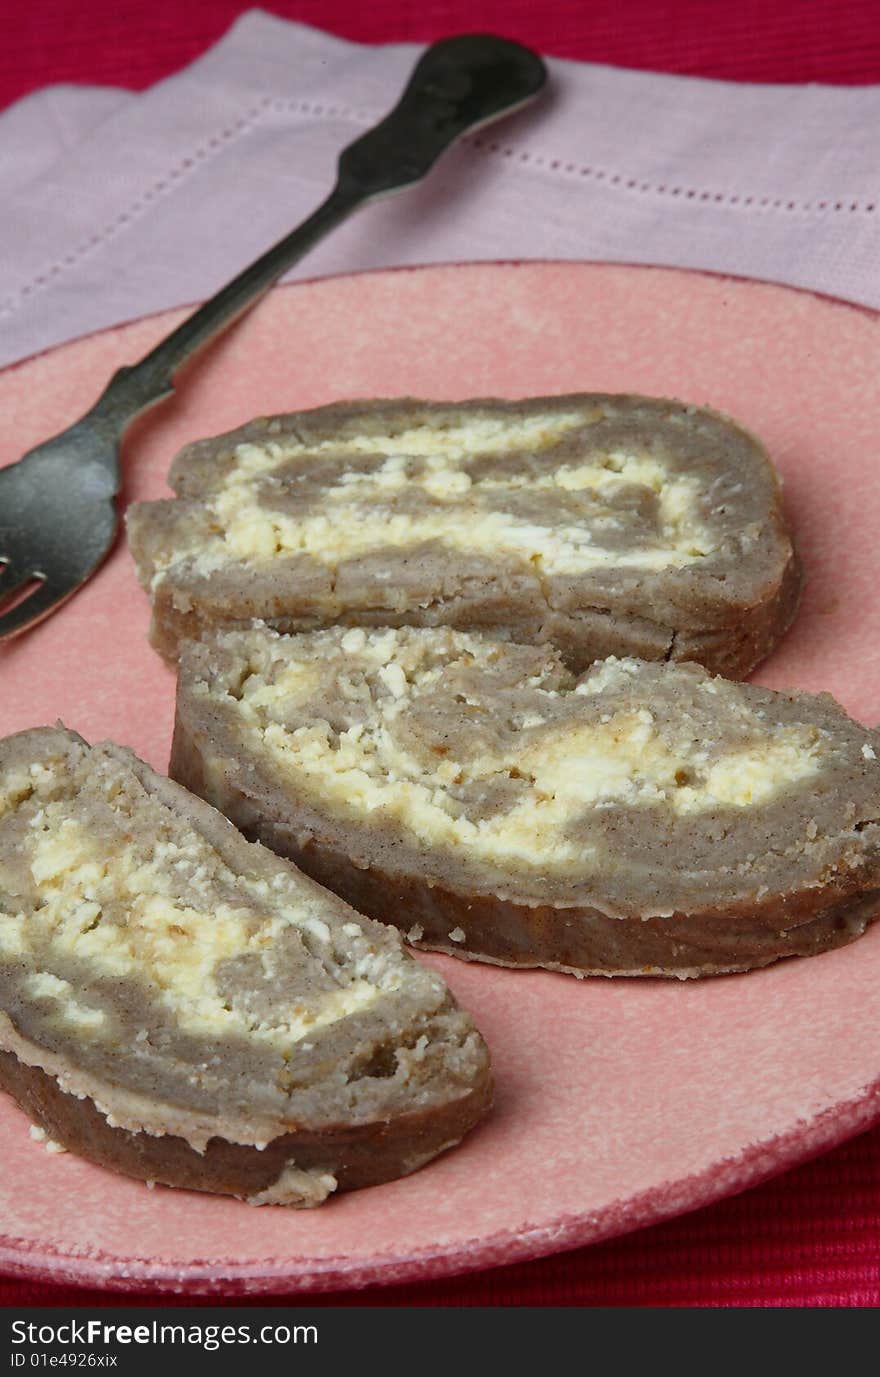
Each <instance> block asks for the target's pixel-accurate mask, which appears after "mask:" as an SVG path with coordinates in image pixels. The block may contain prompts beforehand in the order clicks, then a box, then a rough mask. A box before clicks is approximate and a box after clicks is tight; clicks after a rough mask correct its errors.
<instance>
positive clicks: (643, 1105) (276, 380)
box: [0, 264, 880, 1294]
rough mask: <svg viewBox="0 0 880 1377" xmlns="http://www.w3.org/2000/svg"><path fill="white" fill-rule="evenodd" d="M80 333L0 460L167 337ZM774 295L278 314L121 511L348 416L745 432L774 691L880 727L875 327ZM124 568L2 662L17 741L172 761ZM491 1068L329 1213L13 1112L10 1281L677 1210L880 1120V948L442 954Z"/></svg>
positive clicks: (139, 439) (254, 1286)
mask: <svg viewBox="0 0 880 1377" xmlns="http://www.w3.org/2000/svg"><path fill="white" fill-rule="evenodd" d="M180 314H181V313H174V314H171V315H167V316H164V317H159V318H156V319H151V320H146V321H140V322H138V323H136V324H133V325H130V326H127V327H125V328H123V329H119V330H112V331H108V332H107V333H105V334H101V335H98V336H95V337H92V338H89V339H85V340H81V341H79V342H77V343H75V344H72V345H69V346H67V347H65V348H61V349H58V350H56V351H54V352H53V353H51V354H48V355H45V356H43V357H40V358H36V359H33V360H31V361H29V362H27V363H25V364H23V365H21V366H19V367H17V368H13V369H10V370H8V371H7V372H6V373H5V374H2V375H0V414H2V416H3V454H4V456H6V457H8V458H13V457H14V456H16V455H18V454H19V453H21V451H22V450H24V449H25V448H26V447H27V446H28V445H30V444H33V443H34V442H36V441H37V440H39V439H41V438H43V437H44V436H46V435H49V434H51V433H52V432H53V431H54V430H55V429H60V427H61V426H62V425H63V424H65V423H67V422H68V421H69V420H70V419H71V418H72V417H74V416H76V415H77V414H79V413H80V412H81V411H82V410H83V409H84V407H85V404H86V403H88V402H89V401H91V399H92V397H93V395H94V394H95V393H96V392H97V391H98V390H99V388H100V386H101V385H102V383H103V382H104V380H105V379H106V378H107V377H108V376H109V375H110V374H111V373H112V372H113V370H114V369H115V368H116V367H117V366H118V365H119V364H120V363H121V362H123V361H128V360H131V359H133V358H135V357H137V356H138V355H139V354H140V353H141V352H142V351H144V350H145V349H146V348H147V347H148V346H149V345H150V344H151V343H152V342H153V341H154V340H155V339H157V338H158V337H159V336H160V335H161V334H162V333H164V332H165V331H166V330H167V329H168V328H169V327H170V326H171V325H172V324H174V323H175V322H176V320H177V319H179V317H180ZM878 330H880V327H878V321H877V319H876V318H875V317H873V316H870V315H868V314H867V313H864V312H862V311H859V310H857V309H854V308H851V307H847V306H842V305H839V304H837V303H834V302H830V301H826V300H821V299H818V298H816V297H813V296H810V295H808V294H805V293H796V292H791V291H788V290H786V289H783V288H777V287H771V286H761V285H756V284H753V283H746V282H735V281H729V280H725V279H722V278H712V277H705V276H700V275H696V274H686V273H679V272H669V271H665V270H659V269H645V268H624V267H597V266H591V265H580V264H525V265H521V266H516V265H480V266H459V267H452V268H430V269H424V270H414V271H398V272H383V273H375V274H365V275H362V276H357V277H350V278H336V279H331V280H326V281H320V282H311V283H305V284H302V285H297V286H293V287H289V288H286V289H284V290H280V291H277V292H275V293H274V294H273V295H272V296H270V297H269V298H268V299H267V300H266V301H265V302H264V304H263V305H262V306H261V307H260V308H259V310H258V311H257V312H256V313H255V314H254V315H253V316H251V317H250V318H248V319H247V320H246V321H245V322H244V323H243V324H242V325H241V327H240V328H239V329H238V330H237V331H235V332H234V333H233V334H232V335H230V336H229V338H228V339H226V340H225V341H224V342H222V343H221V344H220V345H219V346H218V347H216V348H215V349H214V351H213V355H212V357H210V358H209V359H206V360H205V361H203V362H202V363H201V364H200V365H199V366H198V367H197V368H196V369H195V370H194V371H193V372H192V374H191V376H190V377H189V379H188V381H187V386H186V387H185V388H184V389H183V391H182V396H181V398H180V400H179V401H175V402H174V403H172V404H171V405H170V406H167V407H166V408H165V409H164V410H162V411H161V412H160V413H157V414H156V415H155V417H154V418H152V419H149V420H147V421H146V422H145V423H144V424H142V426H141V427H140V429H139V431H138V432H137V433H136V434H133V435H132V436H131V439H130V444H129V446H128V451H129V463H128V489H127V492H126V497H127V498H130V497H156V496H159V495H160V494H161V493H163V492H164V491H165V488H164V475H165V473H166V471H167V468H168V464H169V462H170V459H171V456H172V455H173V454H174V452H175V450H176V449H177V448H178V446H179V445H181V444H183V443H184V441H187V440H190V439H193V438H194V437H196V436H200V435H207V434H211V433H214V432H217V431H222V430H226V429H227V428H229V427H232V426H235V425H238V424H239V423H240V422H243V421H245V420H247V419H249V418H250V417H252V416H254V415H257V414H259V413H261V412H272V411H285V410H293V409H295V408H299V407H303V406H312V405H316V404H318V403H321V402H328V401H331V400H335V399H337V398H342V397H358V396H372V395H382V394H385V395H394V394H402V393H410V394H415V395H420V396H426V397H436V398H444V397H446V398H451V397H467V396H475V395H476V396H479V395H487V394H497V395H501V396H511V397H513V396H518V395H524V394H529V393H532V394H537V393H547V392H551V393H552V392H566V391H574V390H590V391H605V390H607V391H632V392H646V393H654V394H666V395H670V396H676V397H681V398H686V399H687V400H689V401H692V402H695V403H708V404H710V405H712V406H715V407H719V408H721V409H722V410H724V411H727V412H730V413H732V414H733V415H734V416H736V417H738V418H739V419H740V420H741V421H743V422H744V423H745V424H746V425H747V426H749V427H751V428H752V429H754V430H755V431H756V432H757V433H758V434H759V435H761V436H762V437H763V438H764V440H765V441H766V443H767V444H768V446H769V448H770V450H771V452H772V454H773V456H774V458H775V460H776V462H777V463H778V465H779V467H780V469H781V470H782V472H783V474H784V475H785V479H786V484H787V496H788V505H789V509H790V513H791V516H792V519H793V521H794V525H795V528H796V530H797V533H798V536H799V540H800V545H801V549H802V551H803V555H804V559H805V562H806V568H807V573H808V577H809V584H808V589H807V594H806V601H805V603H804V607H803V612H802V614H801V616H800V619H799V621H798V623H797V625H796V627H795V629H794V630H793V631H792V632H791V634H790V635H789V636H788V638H787V639H786V641H785V644H784V646H783V647H782V648H781V649H780V650H779V651H778V652H777V654H776V655H774V657H773V659H772V661H770V662H768V663H767V664H766V665H764V666H763V667H762V669H761V671H760V674H759V675H758V676H757V677H759V678H760V680H761V682H763V683H766V684H771V685H774V686H777V687H778V686H783V685H798V686H802V687H807V688H811V689H818V688H827V689H830V690H831V692H832V693H834V694H835V695H836V696H837V697H838V698H839V699H840V700H841V701H842V702H843V703H844V704H845V706H846V707H847V708H848V709H849V710H850V711H851V712H852V713H854V714H855V715H856V716H858V717H860V718H862V719H863V720H864V721H866V722H871V723H873V722H875V721H876V720H877V718H878V717H880V674H878V668H880V599H878V598H877V597H876V589H877V582H878V571H880V552H878V541H877V532H878V530H880V408H878V406H877V386H878V383H877V380H878V378H880V333H878ZM147 620H148V610H147V601H146V598H145V597H144V596H143V594H142V593H141V592H140V591H139V589H138V588H137V586H136V584H135V579H134V574H133V571H132V566H131V561H130V559H129V557H128V554H127V552H126V550H125V548H124V546H122V545H121V546H120V547H119V548H118V549H117V550H116V551H115V553H114V555H113V556H112V558H111V559H110V561H109V562H108V563H107V564H106V565H105V566H104V568H103V569H102V570H101V572H100V573H99V574H98V576H97V577H96V578H95V579H93V581H92V582H91V583H90V584H89V585H88V586H87V587H86V588H85V589H84V591H83V592H81V593H80V594H78V595H77V597H76V598H74V600H73V601H72V602H71V603H69V604H68V605H67V607H66V608H64V609H63V610H62V611H61V612H60V613H58V614H57V615H56V616H55V617H53V618H51V619H50V620H49V621H48V622H46V623H45V624H44V625H43V626H42V627H40V628H38V630H37V631H35V632H33V633H31V634H30V635H28V636H26V637H24V638H22V639H21V640H20V641H18V642H17V643H13V645H12V646H11V647H10V648H8V649H6V650H5V651H2V652H0V665H2V683H3V692H2V698H0V731H2V733H6V732H11V731H15V730H17V729H19V728H22V727H28V726H32V725H36V724H39V723H44V722H51V721H54V720H55V719H56V718H58V717H61V718H62V719H63V720H64V721H65V722H66V723H68V724H69V725H70V726H71V727H74V728H76V729H77V730H78V731H80V732H82V733H83V735H84V736H86V737H88V738H90V739H93V740H94V739H97V738H100V737H103V736H108V737H112V738H114V739H115V740H117V741H121V742H126V743H128V744H130V745H131V746H133V747H134V748H135V750H136V751H138V753H139V754H141V755H142V756H144V757H145V758H146V759H147V760H149V761H151V762H152V764H154V765H156V766H158V767H159V768H160V769H162V768H164V767H165V765H166V762H167V758H168V746H169V741H170V733H171V724H172V713H173V691H174V683H173V677H172V674H171V672H170V670H169V669H167V668H166V667H165V666H164V665H163V664H161V663H160V661H159V660H158V658H157V657H156V656H155V655H154V654H153V652H152V651H151V650H150V649H149V648H148V646H147V643H146V639H145V633H146V629H147ZM429 959H430V960H431V964H432V965H434V966H436V968H437V969H438V970H441V971H442V972H443V974H444V976H446V977H447V979H448V980H449V982H450V984H451V985H452V988H453V989H454V991H455V993H456V995H457V996H458V998H459V999H460V1000H461V1002H462V1003H463V1004H464V1005H466V1006H467V1008H468V1009H470V1010H471V1011H472V1013H473V1014H474V1015H475V1017H476V1019H477V1021H478V1023H479V1024H480V1026H481V1028H482V1030H483V1032H484V1033H485V1035H486V1037H487V1039H488V1041H489V1043H490V1045H491V1047H492V1049H493V1054H494V1060H495V1067H496V1073H497V1081H498V1099H497V1107H496V1109H495V1112H494V1113H493V1114H492V1116H491V1118H490V1119H489V1120H488V1121H487V1122H486V1123H485V1125H484V1126H483V1127H481V1128H480V1129H478V1130H477V1131H476V1132H475V1133H474V1134H472V1135H471V1137H470V1138H469V1139H468V1140H467V1141H466V1143H465V1144H464V1146H463V1147H462V1148H460V1149H458V1150H456V1151H454V1152H451V1153H449V1154H448V1155H447V1156H446V1157H444V1158H442V1159H440V1160H438V1161H437V1162H435V1163H434V1164H432V1165H431V1166H429V1167H427V1168H426V1169H424V1170H423V1171H420V1172H418V1173H417V1174H416V1175H415V1176H412V1177H410V1178H409V1179H407V1180H404V1181H397V1182H394V1183H392V1184H391V1185H387V1186H382V1187H378V1188H376V1189H374V1190H371V1191H362V1192H359V1193H355V1194H352V1195H347V1196H342V1197H340V1198H339V1199H336V1200H332V1201H331V1202H330V1203H329V1204H328V1205H327V1206H325V1207H324V1208H322V1209H320V1210H316V1211H313V1212H302V1213H298V1212H295V1211H288V1210H284V1209H278V1208H264V1209H252V1208H250V1207H248V1206H247V1205H243V1204H239V1203H237V1202H236V1201H233V1200H224V1199H219V1198H216V1199H215V1198H211V1197H208V1196H199V1195H196V1194H184V1193H182V1192H176V1191H170V1190H164V1189H161V1188H160V1189H156V1190H154V1191H149V1190H147V1188H146V1187H145V1186H143V1185H141V1184H139V1183H137V1182H133V1181H128V1180H125V1179H124V1178H122V1177H118V1176H114V1175H111V1174H110V1173H109V1172H105V1171H101V1170H99V1169H98V1168H96V1167H92V1166H89V1165H88V1164H87V1163H85V1162H81V1161H78V1160H77V1159H76V1158H75V1157H72V1156H69V1155H58V1156H52V1155H49V1154H47V1152H46V1150H45V1149H44V1148H43V1147H42V1146H41V1145H39V1144H38V1143H36V1142H34V1141H32V1140H31V1138H30V1137H29V1136H28V1125H27V1121H26V1119H25V1118H24V1116H23V1115H22V1114H21V1113H20V1112H19V1111H18V1110H17V1109H16V1108H14V1107H13V1105H12V1104H11V1103H10V1102H9V1101H8V1100H6V1099H5V1097H0V1145H2V1146H0V1151H2V1157H3V1164H4V1165H3V1172H2V1174H0V1233H2V1238H0V1265H2V1266H4V1267H5V1268H6V1269H8V1270H12V1271H16V1272H19V1273H23V1274H29V1275H36V1276H42V1277H52V1278H54V1279H62V1278H63V1279H76V1280H77V1281H80V1282H83V1283H86V1284H89V1285H98V1286H115V1287H138V1288H142V1287H144V1285H145V1284H146V1285H147V1286H154V1287H155V1288H156V1289H157V1290H159V1289H162V1290H190V1291H194V1290H199V1291H216V1292H223V1293H226V1294H236V1293H244V1292H259V1291H273V1292H281V1291H291V1292H292V1291H301V1292H302V1291H309V1290H316V1289H327V1288H334V1287H351V1286H361V1285H365V1284H367V1283H370V1282H380V1281H381V1282H392V1281H399V1280H402V1279H405V1278H407V1279H409V1278H417V1277H429V1276H440V1275H443V1274H448V1273H451V1272H456V1271H464V1270H467V1269H470V1268H479V1267H486V1266H490V1265H495V1264H499V1263H503V1262H508V1261H512V1260H514V1259H518V1258H525V1257H534V1256H538V1255H540V1254H543V1253H550V1252H553V1251H557V1250H560V1249H564V1248H569V1247H573V1246H575V1245H577V1244H581V1243H585V1242H589V1241H590V1240H593V1239H598V1238H602V1237H605V1236H608V1235H609V1234H614V1233H621V1232H623V1231H625V1230H628V1229H633V1228H635V1227H637V1226H638V1225H640V1224H645V1223H648V1222H649V1221H653V1220H657V1219H660V1218H663V1217H664V1216H668V1215H672V1214H676V1213H678V1212H681V1211H684V1210H688V1209H692V1208H694V1207H695V1206H698V1205H702V1204H704V1203H705V1202H707V1201H709V1200H713V1199H716V1198H717V1197H719V1196H721V1195H724V1194H726V1193H729V1192H732V1191H736V1190H740V1189H741V1188H742V1187H744V1186H748V1185H750V1184H752V1183H754V1182H756V1181H758V1180H760V1179H761V1178H762V1177H765V1176H768V1175H770V1174H772V1173H773V1172H778V1171H780V1170H781V1169H783V1168H784V1167H787V1166H789V1165H790V1164H792V1163H794V1162H796V1161H798V1160H799V1159H802V1158H804V1157H806V1156H808V1155H810V1154H812V1153H816V1152H819V1151H821V1150H822V1149H823V1148H827V1147H829V1146H831V1145H832V1144H834V1143H836V1142H838V1141H839V1140H840V1139H842V1138H844V1137H846V1136H847V1135H849V1134H853V1133H855V1132H857V1131H858V1130H860V1129H862V1128H864V1127H866V1126H867V1125H868V1124H870V1123H872V1122H874V1120H875V1119H877V1118H878V1117H880V925H878V926H877V927H876V928H875V929H873V930H872V931H870V932H869V933H868V934H867V935H866V936H865V937H864V938H863V939H862V940H861V941H859V942H858V943H856V944H855V945H853V946H850V947H847V948H844V949H843V950H841V951H837V952H833V953H831V954H829V955H826V956H820V957H816V958H814V959H812V960H809V961H807V960H794V961H789V962H787V963H783V964H781V965H778V966H775V967H773V968H771V969H769V970H765V971H758V972H753V973H752V974H749V975H745V976H732V977H727V978H721V979H716V980H710V981H705V982H702V983H697V984H684V985H681V984H678V983H664V982H659V981H644V982H634V981H618V982H613V981H605V980H588V981H583V982H578V981H576V980H574V979H571V978H569V977H566V976H561V975H552V974H549V973H546V972H540V971H538V972H525V973H515V972H512V971H504V970H498V969H494V968H492V967H490V966H479V965H465V964H464V963H461V962H456V961H454V960H450V959H446V958H442V957H439V956H438V957H432V958H429Z"/></svg>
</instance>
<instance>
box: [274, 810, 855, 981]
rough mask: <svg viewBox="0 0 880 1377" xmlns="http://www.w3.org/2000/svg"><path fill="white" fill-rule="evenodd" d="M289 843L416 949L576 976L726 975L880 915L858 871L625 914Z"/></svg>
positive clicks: (828, 939)
mask: <svg viewBox="0 0 880 1377" xmlns="http://www.w3.org/2000/svg"><path fill="white" fill-rule="evenodd" d="M275 838H276V840H278V841H280V842H282V844H283V841H284V840H285V839H283V838H281V837H280V836H279V835H278V834H275ZM287 840H288V846H287V848H286V853H287V854H289V856H290V859H291V860H295V862H296V864H297V865H298V866H299V867H300V869H301V870H304V871H305V872H306V874H307V875H311V876H312V878H313V879H315V880H317V881H318V882H319V883H321V884H328V885H329V884H331V883H332V885H333V888H334V889H335V890H336V893H337V894H340V895H342V897H343V898H344V899H345V900H346V901H347V902H348V903H350V904H351V906H352V907H353V908H356V909H358V910H359V911H360V912H361V913H366V914H368V915H369V916H370V917H379V916H380V914H382V915H384V919H385V921H386V922H387V921H389V919H390V920H391V921H393V922H396V923H397V924H398V926H400V927H401V928H402V929H403V930H404V932H405V934H406V935H407V937H408V940H409V941H410V942H411V943H412V944H413V945H414V946H416V947H422V948H427V949H429V950H433V951H443V952H447V953H448V954H449V955H451V956H459V957H465V958H468V957H471V956H473V957H477V958H479V959H485V960H489V961H492V962H495V963H497V964H499V965H502V966H518V967H534V966H543V967H547V968H550V969H552V970H560V971H566V972H569V973H572V974H580V975H665V976H673V977H679V978H684V977H691V976H704V975H722V974H728V973H733V972H735V971H744V970H751V969H753V968H755V967H758V966H766V965H769V964H770V963H771V962H773V961H778V960H779V959H781V958H782V957H785V956H815V955H817V954H818V953H819V952H823V951H831V950H833V948H835V947H840V946H844V945H845V944H846V943H847V942H852V941H854V940H855V938H856V937H859V936H861V934H862V933H863V932H864V930H865V928H866V927H867V926H868V924H869V923H872V922H874V921H876V919H877V918H878V917H880V889H876V890H872V891H869V892H868V893H864V892H862V891H861V890H860V888H859V879H860V877H859V876H858V874H854V873H851V874H850V875H848V876H846V877H842V878H841V879H840V880H839V881H838V883H837V884H835V885H833V886H832V887H831V888H830V889H829V890H824V891H817V890H813V891H807V892H806V893H804V892H801V893H797V894H788V895H781V896H772V897H771V898H770V899H768V900H766V901H765V902H763V903H755V904H743V905H740V906H738V907H737V908H736V909H733V908H728V909H714V910H713V909H705V910H703V911H701V912H694V913H673V914H670V916H669V917H668V918H640V919H636V920H632V919H625V918H609V917H608V915H607V914H605V913H600V912H599V911H598V910H597V909H594V908H586V907H581V908H574V907H572V908H559V907H556V906H555V905H550V904H545V905H525V904H516V903H513V902H512V901H510V900H507V899H499V898H495V897H491V896H486V895H480V896H476V895H475V896H471V897H465V896H463V895H461V894H456V893H454V892H452V891H451V890H447V889H443V888H442V887H440V886H438V885H427V884H425V883H424V881H421V880H418V879H415V878H413V877H412V876H402V875H390V874H386V873H383V872H382V871H381V870H379V869H377V868H375V867H370V869H368V870H363V869H360V868H359V867H357V866H354V865H352V863H351V862H350V861H349V860H348V858H347V857H345V856H343V855H340V854H339V853H338V852H333V851H331V850H329V849H328V848H323V847H320V846H317V845H315V844H314V843H310V844H309V845H307V846H304V847H296V846H291V845H289V839H287ZM267 841H268V839H267ZM269 844H270V845H271V844H272V843H271V841H269ZM406 923H409V924H410V927H409V929H408V930H407V929H406V926H405V925H406ZM420 930H421V931H420ZM450 933H455V934H456V936H457V938H458V940H456V939H455V938H451V937H450ZM465 944H466V946H465Z"/></svg>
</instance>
